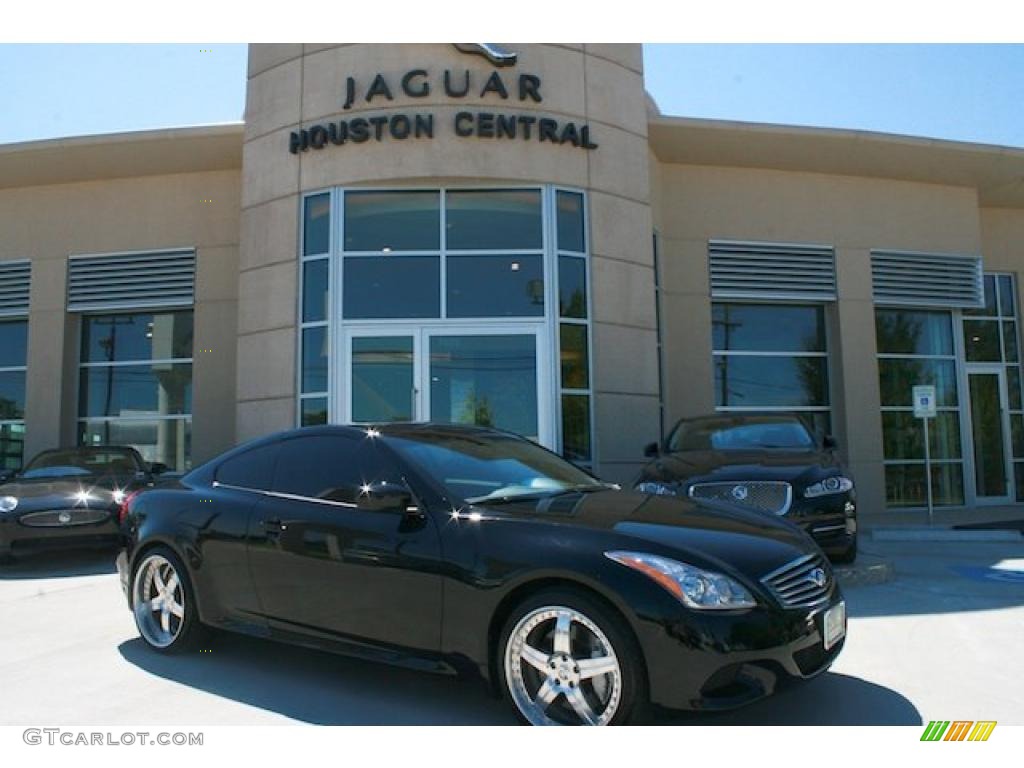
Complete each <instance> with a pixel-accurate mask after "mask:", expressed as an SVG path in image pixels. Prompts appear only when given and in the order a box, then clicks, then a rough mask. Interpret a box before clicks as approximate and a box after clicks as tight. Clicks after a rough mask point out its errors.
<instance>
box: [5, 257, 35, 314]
mask: <svg viewBox="0 0 1024 768" xmlns="http://www.w3.org/2000/svg"><path fill="white" fill-rule="evenodd" d="M31 276H32V263H31V262H30V261H29V260H28V259H20V260H18V261H0V317H19V316H22V315H27V314H28V289H29V284H30V283H31Z"/></svg>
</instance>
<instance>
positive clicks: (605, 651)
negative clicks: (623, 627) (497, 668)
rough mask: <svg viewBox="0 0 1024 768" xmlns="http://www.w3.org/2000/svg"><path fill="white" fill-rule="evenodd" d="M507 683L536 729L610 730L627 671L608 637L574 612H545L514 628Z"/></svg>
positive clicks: (558, 609) (507, 654) (557, 608)
mask: <svg viewBox="0 0 1024 768" xmlns="http://www.w3.org/2000/svg"><path fill="white" fill-rule="evenodd" d="M505 681H506V684H507V685H508V688H509V693H510V694H511V695H512V700H513V701H514V702H515V704H516V706H517V707H518V708H519V711H520V712H521V713H522V714H523V717H525V718H526V719H527V720H528V721H529V722H530V723H531V724H532V725H607V724H608V723H609V722H611V720H612V718H613V717H615V713H616V711H617V710H618V708H619V703H620V701H621V698H622V670H621V668H620V666H619V660H618V658H617V657H616V656H615V650H614V649H613V648H612V644H611V643H610V642H609V641H608V638H607V637H606V636H605V634H604V632H602V631H601V629H600V628H599V627H598V626H597V625H596V624H595V623H594V622H593V621H591V620H590V619H589V618H587V617H586V616H584V615H583V614H582V613H580V612H579V611H577V610H576V609H574V608H567V607H565V606H545V607H543V608H537V609H536V610H533V611H530V612H529V613H528V614H526V615H525V616H523V618H522V619H520V620H519V622H518V623H517V624H516V625H515V627H514V628H513V629H512V632H511V634H510V635H509V638H508V642H507V643H506V645H505Z"/></svg>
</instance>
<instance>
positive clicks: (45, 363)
mask: <svg viewBox="0 0 1024 768" xmlns="http://www.w3.org/2000/svg"><path fill="white" fill-rule="evenodd" d="M66 284H67V261H66V260H65V259H44V258H34V259H33V260H32V287H31V291H30V293H29V313H28V359H27V364H28V370H27V372H26V376H25V461H28V460H29V459H31V458H32V457H33V456H35V455H36V454H37V453H39V452H40V451H42V450H45V449H47V448H58V447H60V446H61V445H62V444H64V443H65V442H67V441H68V440H69V439H70V440H72V441H73V438H74V433H73V432H72V433H71V434H70V435H69V434H67V431H68V427H71V428H72V429H73V418H74V415H73V411H72V415H71V419H72V423H67V421H66V419H65V418H64V417H66V416H67V406H68V403H66V402H65V394H66V392H65V391H64V389H65V387H63V386H62V385H63V382H64V379H66V378H70V377H67V376H61V375H59V373H60V372H61V371H63V370H65V357H66V355H65V342H66V339H67V336H66V330H67V322H66V313H65V309H64V307H65V301H64V300H65V293H66ZM55 374H57V375H55ZM71 405H72V408H73V403H71Z"/></svg>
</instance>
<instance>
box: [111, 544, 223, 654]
mask: <svg viewBox="0 0 1024 768" xmlns="http://www.w3.org/2000/svg"><path fill="white" fill-rule="evenodd" d="M129 583H130V584H131V596H132V614H133V615H134V616H135V626H136V627H137V628H138V630H139V636H140V637H141V638H142V640H143V642H145V643H146V645H148V646H149V647H150V648H152V649H153V650H154V651H158V652H160V653H168V654H171V653H184V652H186V651H190V650H193V649H195V647H196V646H197V645H198V643H199V641H200V640H201V639H202V637H203V635H204V634H205V632H204V630H205V628H204V627H203V625H202V624H201V623H200V621H199V613H198V611H197V610H196V599H195V590H194V589H193V588H192V582H191V580H190V579H189V576H188V571H187V570H186V569H185V566H184V564H183V563H182V562H181V559H180V558H179V557H178V556H177V555H176V554H174V552H172V551H171V550H170V549H169V548H167V547H155V548H153V549H150V550H147V551H146V552H145V553H143V555H142V557H140V558H139V561H138V562H137V563H136V564H135V568H134V569H133V570H132V577H131V581H130V582H129ZM161 585H162V586H161Z"/></svg>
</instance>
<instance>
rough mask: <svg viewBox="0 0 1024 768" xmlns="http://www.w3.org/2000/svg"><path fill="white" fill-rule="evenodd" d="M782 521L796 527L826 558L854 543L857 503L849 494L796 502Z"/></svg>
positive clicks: (843, 551) (842, 551) (847, 548)
mask: <svg viewBox="0 0 1024 768" xmlns="http://www.w3.org/2000/svg"><path fill="white" fill-rule="evenodd" d="M783 519H785V520H789V521H790V522H791V523H794V524H795V525H798V526H800V527H801V528H802V529H803V530H804V531H806V532H807V534H808V535H809V536H810V537H811V538H812V539H814V543H815V544H817V545H818V546H819V547H821V548H822V549H823V550H824V551H825V553H826V554H828V555H841V554H843V553H845V552H846V551H847V550H849V549H850V547H852V546H853V544H854V542H855V541H856V540H857V501H856V498H855V497H854V495H853V494H852V493H841V494H836V495H834V496H821V497H819V498H816V499H800V500H799V501H796V502H794V503H793V506H792V507H790V509H789V512H787V513H786V515H785V516H784V518H783Z"/></svg>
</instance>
